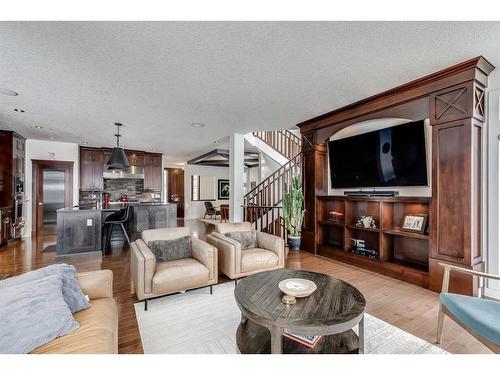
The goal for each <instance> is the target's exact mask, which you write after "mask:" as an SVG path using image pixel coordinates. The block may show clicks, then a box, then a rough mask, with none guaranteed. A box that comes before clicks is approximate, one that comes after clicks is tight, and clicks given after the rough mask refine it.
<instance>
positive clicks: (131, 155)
mask: <svg viewBox="0 0 500 375" xmlns="http://www.w3.org/2000/svg"><path fill="white" fill-rule="evenodd" d="M125 154H126V155H127V159H128V163H129V164H130V166H131V167H143V166H144V153H143V152H142V151H125Z"/></svg>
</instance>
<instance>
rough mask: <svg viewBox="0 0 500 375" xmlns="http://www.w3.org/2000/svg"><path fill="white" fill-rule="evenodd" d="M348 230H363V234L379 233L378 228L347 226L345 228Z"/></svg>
mask: <svg viewBox="0 0 500 375" xmlns="http://www.w3.org/2000/svg"><path fill="white" fill-rule="evenodd" d="M346 227H347V228H349V229H354V230H363V231H365V232H376V233H378V232H380V228H365V227H358V226H356V225H347V226H346Z"/></svg>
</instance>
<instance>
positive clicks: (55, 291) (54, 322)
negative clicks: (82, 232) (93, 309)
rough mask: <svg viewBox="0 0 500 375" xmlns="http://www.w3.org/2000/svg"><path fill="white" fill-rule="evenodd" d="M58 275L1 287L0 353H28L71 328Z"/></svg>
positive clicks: (70, 319) (75, 325)
mask: <svg viewBox="0 0 500 375" xmlns="http://www.w3.org/2000/svg"><path fill="white" fill-rule="evenodd" d="M62 284H63V281H62V277H61V275H53V276H47V277H44V278H40V279H37V280H33V281H32V282H29V283H22V284H17V285H13V286H9V287H0V332H1V334H0V353H4V354H13V353H22V354H24V353H29V352H31V351H33V350H35V349H36V348H38V347H39V346H41V345H43V344H45V343H47V342H49V341H52V340H54V339H55V338H57V337H59V336H64V335H66V334H67V333H69V332H72V331H74V330H75V329H77V328H78V327H80V325H79V324H78V323H77V322H76V321H75V319H74V318H73V315H72V314H71V311H70V310H69V308H68V305H67V304H66V302H65V301H64V297H63V293H62Z"/></svg>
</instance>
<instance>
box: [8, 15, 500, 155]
mask: <svg viewBox="0 0 500 375" xmlns="http://www.w3.org/2000/svg"><path fill="white" fill-rule="evenodd" d="M499 40H500V23H471V22H466V23H457V22H413V23H412V22H393V23H389V22H230V23H223V22H41V23H40V22H0V87H3V88H9V89H12V90H15V91H17V92H19V96H17V97H9V96H4V95H0V128H10V129H15V130H17V131H19V132H20V133H21V134H22V135H24V136H26V137H28V138H36V139H49V137H51V136H52V137H53V138H54V139H55V140H57V141H67V142H81V141H82V140H86V141H88V143H89V145H93V146H112V145H113V143H114V138H113V134H114V132H115V128H114V127H113V123H114V122H116V121H119V122H122V123H123V124H124V125H125V126H124V128H123V143H124V144H125V145H126V147H127V148H134V149H144V150H151V149H152V148H153V147H156V148H158V149H160V150H161V151H162V152H163V153H165V154H166V155H167V160H168V161H171V162H175V161H181V160H186V159H190V158H192V157H194V156H196V155H199V154H200V153H202V152H206V151H208V150H210V149H213V148H215V147H217V145H214V141H216V140H220V139H223V138H224V137H226V136H227V135H228V134H230V133H231V132H241V133H246V132H249V131H252V130H263V129H285V128H291V127H293V126H294V125H295V124H297V123H299V122H301V121H304V120H307V119H309V118H311V117H314V116H317V115H320V114H322V113H324V112H327V111H330V110H333V109H335V108H337V107H340V106H343V105H346V104H349V103H351V102H353V101H356V100H359V99H362V98H364V97H367V96H369V95H372V94H376V93H378V92H380V91H383V90H386V89H389V88H391V87H394V86H396V85H399V84H402V83H405V82H407V81H410V80H413V79H416V78H418V77H420V76H422V75H425V74H428V73H432V72H434V71H437V70H439V69H442V68H446V67H448V66H450V65H452V64H456V63H459V62H461V61H464V60H467V59H470V58H472V57H475V56H478V55H483V56H485V57H486V58H487V59H488V60H489V61H490V62H491V63H492V64H494V65H496V66H500V43H499ZM499 69H500V68H499ZM497 74H498V73H497V72H494V75H497ZM14 108H20V109H23V110H25V113H18V112H14V111H13V109H14ZM193 122H202V123H204V124H206V127H204V128H202V129H195V128H193V127H191V126H190V125H189V124H190V123H193ZM34 125H42V126H43V129H41V130H37V129H34V128H33V126H34ZM219 147H220V146H219Z"/></svg>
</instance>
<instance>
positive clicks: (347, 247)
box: [316, 196, 430, 287]
mask: <svg viewBox="0 0 500 375" xmlns="http://www.w3.org/2000/svg"><path fill="white" fill-rule="evenodd" d="M316 207H317V211H316V212H317V247H316V254H317V255H321V256H324V257H327V258H331V259H336V260H340V261H345V262H349V263H352V264H355V265H358V266H361V267H364V268H368V269H370V270H373V271H377V272H380V273H383V274H386V275H388V276H392V277H395V278H398V279H402V280H405V281H409V282H412V283H414V284H418V285H420V286H423V287H428V282H429V243H430V236H429V235H428V234H425V233H424V234H420V233H414V232H408V231H404V230H402V229H401V224H402V221H403V218H404V216H405V215H408V214H429V211H430V198H426V197H398V196H396V197H345V196H317V197H316ZM330 211H337V212H341V213H343V222H335V221H331V220H329V212H330ZM367 215H369V216H372V217H373V218H374V220H375V223H376V228H364V227H359V226H356V221H357V220H358V219H359V218H360V217H361V216H367ZM351 239H360V240H364V241H365V243H366V248H367V249H373V250H376V251H377V252H378V254H379V257H378V259H372V258H368V257H366V256H363V255H359V254H355V253H353V252H351Z"/></svg>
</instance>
